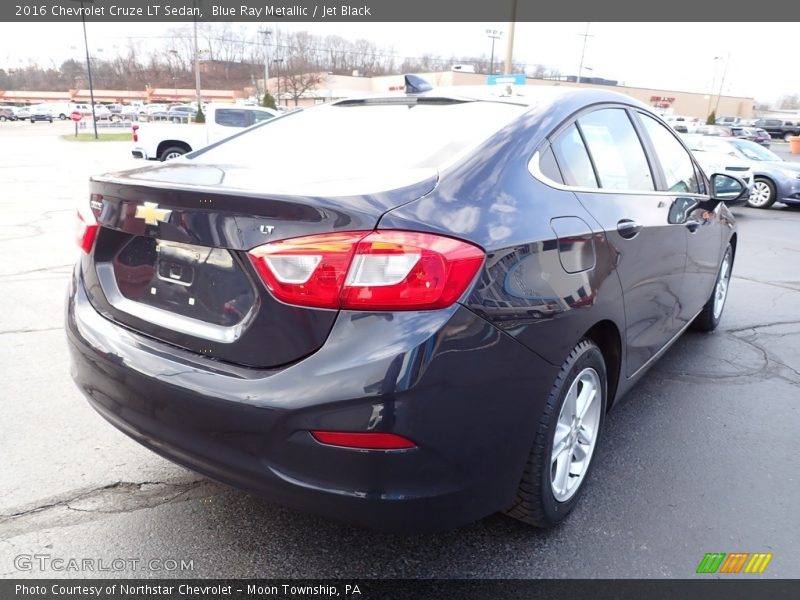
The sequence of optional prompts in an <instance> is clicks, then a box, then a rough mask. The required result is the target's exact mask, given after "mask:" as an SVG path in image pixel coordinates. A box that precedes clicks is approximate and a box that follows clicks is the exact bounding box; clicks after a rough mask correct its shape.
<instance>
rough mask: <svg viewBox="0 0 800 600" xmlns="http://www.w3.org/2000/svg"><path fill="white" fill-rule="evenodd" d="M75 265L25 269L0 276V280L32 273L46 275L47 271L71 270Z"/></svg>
mask: <svg viewBox="0 0 800 600" xmlns="http://www.w3.org/2000/svg"><path fill="white" fill-rule="evenodd" d="M74 265H75V263H69V264H68V265H53V266H51V267H39V268H37V269H27V270H25V271H17V272H15V273H3V274H0V279H10V278H12V277H20V276H22V275H33V274H34V273H46V272H48V271H55V270H56V269H72V267H73V266H74Z"/></svg>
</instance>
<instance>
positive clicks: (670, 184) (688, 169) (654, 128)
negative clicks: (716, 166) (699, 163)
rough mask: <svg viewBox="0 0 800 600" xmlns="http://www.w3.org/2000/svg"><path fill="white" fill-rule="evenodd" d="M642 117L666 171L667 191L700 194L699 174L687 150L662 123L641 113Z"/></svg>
mask: <svg viewBox="0 0 800 600" xmlns="http://www.w3.org/2000/svg"><path fill="white" fill-rule="evenodd" d="M640 117H641V119H642V124H643V125H644V128H645V130H646V131H647V135H649V136H650V140H651V141H652V142H653V147H654V148H655V151H656V155H657V156H658V161H659V162H660V163H661V170H662V171H664V178H665V179H666V183H667V190H669V191H670V192H684V193H687V194H699V193H700V187H699V186H698V184H697V173H696V172H695V170H694V163H693V161H692V157H691V156H690V155H689V152H687V151H686V148H684V147H683V146H682V145H681V143H680V142H679V141H678V140H676V139H675V136H674V135H672V134H671V133H670V132H669V130H668V129H667V128H666V127H664V126H663V125H662V124H661V123H659V122H658V121H656V120H655V119H653V118H652V117H649V116H648V115H645V114H642V113H640Z"/></svg>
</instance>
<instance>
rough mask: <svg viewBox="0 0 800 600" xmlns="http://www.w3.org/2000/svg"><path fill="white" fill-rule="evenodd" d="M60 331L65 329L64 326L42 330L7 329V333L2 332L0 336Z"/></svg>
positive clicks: (43, 328)
mask: <svg viewBox="0 0 800 600" xmlns="http://www.w3.org/2000/svg"><path fill="white" fill-rule="evenodd" d="M59 329H64V326H63V325H59V326H58V327H42V328H41V329H7V330H5V331H0V335H6V334H9V333H40V332H42V331H58V330H59Z"/></svg>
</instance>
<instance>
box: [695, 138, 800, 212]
mask: <svg viewBox="0 0 800 600" xmlns="http://www.w3.org/2000/svg"><path fill="white" fill-rule="evenodd" d="M697 143H698V144H699V146H700V147H701V148H703V149H705V150H708V151H712V152H717V153H723V154H728V155H730V156H732V157H736V158H739V159H741V160H744V161H746V162H747V163H748V164H749V165H750V168H751V169H752V171H753V191H752V193H751V195H750V199H749V200H748V201H747V205H748V206H752V207H753V208H769V207H770V206H772V205H773V204H774V203H775V202H783V203H784V204H794V205H797V204H800V163H796V162H788V161H785V160H783V159H782V158H781V157H780V156H778V155H777V154H775V153H774V152H772V151H771V150H767V149H766V148H764V147H763V146H760V145H759V144H756V143H754V142H751V141H748V140H741V139H736V138H733V139H729V140H726V139H721V138H719V139H714V138H705V139H700V140H698V142H697Z"/></svg>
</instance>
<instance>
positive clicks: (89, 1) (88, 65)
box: [71, 0, 98, 139]
mask: <svg viewBox="0 0 800 600" xmlns="http://www.w3.org/2000/svg"><path fill="white" fill-rule="evenodd" d="M71 1H72V2H80V5H81V22H82V23H83V45H84V47H85V48H86V71H87V73H88V75H89V98H90V99H91V101H92V124H93V125H94V139H98V135H97V115H96V114H95V111H94V84H93V83H92V61H91V59H90V58H89V39H88V38H87V37H86V12H85V10H84V8H83V4H84V2H85V3H87V4H94V0H71Z"/></svg>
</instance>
